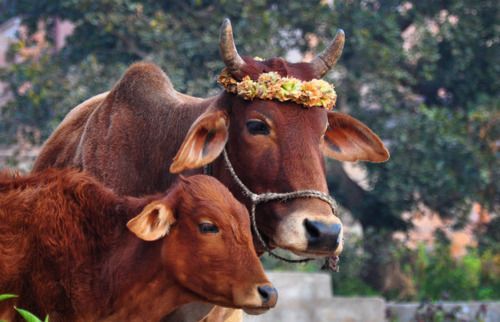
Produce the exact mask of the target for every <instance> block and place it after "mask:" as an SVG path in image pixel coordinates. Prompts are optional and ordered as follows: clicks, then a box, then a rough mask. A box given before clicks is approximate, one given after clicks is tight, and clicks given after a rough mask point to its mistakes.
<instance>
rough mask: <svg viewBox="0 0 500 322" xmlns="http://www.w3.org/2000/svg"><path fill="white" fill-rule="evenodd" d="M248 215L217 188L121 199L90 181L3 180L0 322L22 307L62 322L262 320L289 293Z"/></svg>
mask: <svg viewBox="0 0 500 322" xmlns="http://www.w3.org/2000/svg"><path fill="white" fill-rule="evenodd" d="M248 216H249V215H248V212H247V209H246V208H245V207H244V206H243V205H242V204H241V203H239V202H238V201H237V200H236V199H235V198H234V197H233V196H232V194H231V193H230V192H229V191H228V189H227V188H226V187H225V186H223V185H222V184H221V183H220V182H218V181H217V180H216V179H214V178H212V177H209V176H205V175H194V176H191V177H188V178H183V177H181V178H180V179H179V180H178V181H177V182H176V183H174V184H173V186H172V187H171V188H170V189H169V190H168V192H166V193H159V194H155V195H150V196H145V197H140V198H137V197H128V196H118V195H117V194H116V193H114V192H113V191H112V190H110V189H109V188H106V187H104V185H103V184H102V183H99V182H98V181H97V180H96V179H95V178H93V177H92V176H90V175H89V174H87V173H84V172H81V171H79V170H75V169H47V170H44V171H41V172H39V173H36V174H32V175H28V176H24V177H23V176H12V175H11V174H10V173H7V171H4V172H2V173H0V256H1V260H0V293H7V292H8V293H13V294H17V295H18V297H17V298H15V299H13V300H8V301H3V302H1V303H0V320H1V319H8V320H9V321H11V320H12V321H21V317H20V316H19V315H15V314H14V313H15V311H14V310H13V305H16V306H19V307H21V308H23V309H28V310H29V311H31V312H33V313H35V314H37V315H45V314H48V315H49V316H50V320H51V321H54V322H57V321H64V322H66V321H103V320H105V321H159V320H160V319H161V318H162V317H163V316H165V315H168V314H169V313H170V312H172V311H173V310H174V309H175V308H177V307H179V306H180V305H183V304H185V303H189V302H193V301H208V302H211V303H214V304H218V305H223V306H229V307H234V308H244V309H247V310H249V311H250V312H253V313H261V312H263V311H265V310H267V309H269V308H271V307H273V306H274V305H275V304H276V300H277V292H276V290H275V289H274V287H273V286H272V284H270V282H269V281H268V279H267V277H266V276H265V273H264V271H263V268H262V266H261V264H260V261H259V258H258V257H257V255H256V252H255V249H254V246H253V242H252V235H251V231H250V221H249V218H248Z"/></svg>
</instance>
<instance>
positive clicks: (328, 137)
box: [323, 111, 389, 162]
mask: <svg viewBox="0 0 500 322" xmlns="http://www.w3.org/2000/svg"><path fill="white" fill-rule="evenodd" d="M328 124H329V126H328V129H327V131H326V133H325V141H324V144H323V152H324V153H325V155H326V156H328V157H330V158H333V159H337V160H340V161H353V162H354V161H370V162H384V161H387V160H388V159H389V151H388V150H387V148H386V147H385V145H384V143H383V142H382V140H380V138H379V137H378V136H377V135H376V134H375V133H373V131H372V130H370V128H369V127H368V126H366V125H365V124H363V123H362V122H360V121H359V120H357V119H355V118H354V117H352V116H349V115H347V114H343V113H338V112H331V111H330V112H328Z"/></svg>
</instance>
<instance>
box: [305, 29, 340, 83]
mask: <svg viewBox="0 0 500 322" xmlns="http://www.w3.org/2000/svg"><path fill="white" fill-rule="evenodd" d="M344 41H345V34H344V30H342V29H339V30H338V31H337V34H336V35H335V38H334V39H333V41H332V42H331V43H330V45H329V46H328V48H326V49H325V50H323V52H322V53H321V54H319V55H318V56H316V57H315V58H314V59H313V60H312V61H311V65H312V68H313V70H314V75H315V77H316V78H322V77H323V76H325V75H326V73H328V71H329V70H330V69H331V68H333V66H335V64H336V63H337V60H339V58H340V55H341V54H342V49H344Z"/></svg>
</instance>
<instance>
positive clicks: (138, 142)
mask: <svg viewBox="0 0 500 322" xmlns="http://www.w3.org/2000/svg"><path fill="white" fill-rule="evenodd" d="M245 61H246V63H247V65H246V67H245V68H246V70H244V72H245V73H247V74H249V75H251V76H252V77H253V78H256V77H257V76H258V75H259V74H260V73H262V72H268V71H277V72H279V73H280V74H281V75H282V76H293V77H296V78H299V79H302V80H310V79H311V78H313V73H312V71H311V70H309V69H308V67H307V64H302V63H299V64H291V63H288V62H286V61H284V60H283V59H280V58H273V59H270V60H267V61H255V60H253V59H251V58H249V57H245ZM234 76H235V77H241V75H234ZM75 109H76V111H74V112H73V113H72V114H73V116H76V117H73V116H71V114H70V115H69V116H68V117H67V118H66V119H65V120H64V121H63V122H62V123H61V124H60V125H59V127H58V128H57V129H56V131H55V132H54V133H53V134H52V136H51V137H50V138H49V139H48V140H47V142H46V143H45V145H44V147H43V149H42V151H41V153H40V156H39V158H38V159H37V161H36V163H35V166H34V171H40V170H42V169H45V168H48V167H52V166H56V167H68V166H71V167H78V168H81V169H85V170H87V171H89V172H90V173H92V174H93V175H95V176H96V177H97V178H98V179H99V180H100V181H102V182H103V183H105V184H106V185H107V186H109V187H111V188H113V189H114V190H115V191H117V192H119V193H121V194H130V195H141V194H144V193H151V192H156V191H162V190H164V189H165V188H166V187H168V186H169V185H170V184H171V183H172V182H173V180H174V179H175V176H174V175H173V174H170V173H168V171H167V170H168V169H169V168H170V169H171V171H173V172H176V173H177V172H182V171H184V173H186V172H190V173H199V172H201V168H202V167H203V166H204V165H206V164H210V163H211V164H212V166H211V169H212V174H213V176H215V177H216V178H218V179H219V180H220V181H221V182H223V183H224V184H225V185H226V186H227V187H228V188H229V189H230V190H231V191H232V192H233V194H234V195H235V196H236V197H237V198H238V199H239V200H240V201H242V202H244V203H247V205H248V199H247V198H246V197H245V196H244V195H243V194H242V193H241V189H240V187H239V186H237V185H236V184H235V183H234V180H233V179H232V178H231V177H230V176H229V174H228V171H227V168H226V165H225V164H224V162H223V161H222V160H221V158H220V157H219V155H220V153H221V151H222V150H223V148H224V147H225V148H226V149H227V151H228V154H229V157H230V159H231V161H232V163H233V166H234V168H235V169H236V171H237V173H238V174H239V175H240V177H241V179H242V180H243V182H244V183H245V184H246V185H247V186H248V187H249V188H250V189H252V190H253V191H254V192H256V193H262V192H268V191H273V192H290V191H294V190H300V189H314V190H319V191H322V192H328V188H327V183H326V177H325V167H324V160H323V155H327V156H329V157H332V158H336V159H339V160H344V161H357V160H368V161H374V162H381V161H384V160H386V159H387V158H388V156H389V154H388V151H387V150H386V148H385V147H384V145H383V143H382V142H381V140H380V139H379V138H378V137H377V136H376V135H375V134H374V133H373V132H372V131H371V130H370V129H369V128H368V127H367V126H366V125H364V124H362V123H361V122H359V121H357V120H356V119H354V118H352V117H350V116H348V115H345V114H342V113H337V112H331V111H326V110H324V109H320V108H310V109H305V108H303V107H301V106H300V105H297V104H295V103H289V102H287V103H285V102H283V103H280V102H276V101H262V100H254V101H244V100H243V99H241V98H239V97H237V96H235V95H233V94H228V93H226V92H221V93H220V94H218V95H217V96H214V97H210V98H206V99H198V98H194V97H190V96H186V95H183V94H180V93H178V92H177V91H175V89H174V88H173V87H172V84H171V82H170V80H169V79H168V77H167V76H166V75H165V73H164V72H163V71H162V70H161V69H160V68H158V67H157V66H155V65H153V64H151V63H145V62H141V63H136V64H134V65H132V66H131V67H130V68H129V69H128V70H127V71H126V72H125V74H124V75H123V77H122V78H121V79H120V80H119V81H118V82H117V84H115V86H114V87H113V88H112V90H111V91H110V92H109V93H107V94H106V93H104V94H101V95H98V96H97V97H94V98H92V99H90V100H88V101H86V102H84V103H82V104H81V105H80V106H78V107H76V108H75ZM255 119H257V120H259V121H261V122H264V123H266V124H267V125H268V126H269V128H270V135H267V136H264V135H251V134H250V133H249V131H248V130H247V128H246V123H247V122H248V121H249V120H255ZM68 133H70V134H69V135H70V137H71V139H70V140H68V141H66V139H65V136H66V135H68ZM256 216H257V225H258V227H259V229H260V231H261V233H262V234H263V235H264V238H265V239H266V240H267V241H269V243H270V245H271V246H272V247H281V248H284V249H287V250H290V251H293V252H296V253H298V254H302V255H304V254H305V255H320V256H325V255H326V256H328V255H333V254H339V253H340V252H341V250H342V245H340V246H339V247H337V246H336V245H335V246H332V247H331V248H323V249H315V248H314V247H310V244H309V242H308V237H307V236H308V234H307V232H306V228H305V226H304V222H305V220H306V219H308V220H312V221H316V222H319V223H321V224H322V225H324V226H327V227H333V226H334V225H335V224H340V220H339V219H338V218H337V217H336V216H334V215H333V213H332V210H331V209H330V207H329V206H328V205H327V204H326V203H324V202H322V201H320V200H318V199H294V200H290V201H288V202H286V203H282V202H270V203H266V204H263V205H260V206H259V207H258V209H257V214H256ZM256 248H257V249H258V250H259V251H262V248H261V245H260V244H258V243H257V244H256ZM181 320H182V319H181Z"/></svg>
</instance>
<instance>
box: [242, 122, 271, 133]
mask: <svg viewBox="0 0 500 322" xmlns="http://www.w3.org/2000/svg"><path fill="white" fill-rule="evenodd" d="M247 129H248V132H250V134H252V135H259V134H260V135H268V134H269V126H267V124H266V123H264V122H262V121H260V120H250V121H248V122H247Z"/></svg>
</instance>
